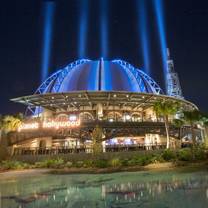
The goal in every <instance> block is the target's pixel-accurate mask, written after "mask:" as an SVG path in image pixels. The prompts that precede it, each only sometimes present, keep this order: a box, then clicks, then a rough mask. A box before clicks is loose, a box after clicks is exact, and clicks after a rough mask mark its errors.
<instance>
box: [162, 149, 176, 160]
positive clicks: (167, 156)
mask: <svg viewBox="0 0 208 208" xmlns="http://www.w3.org/2000/svg"><path fill="white" fill-rule="evenodd" d="M162 158H163V159H164V160H165V161H171V160H174V159H176V153H175V152H174V151H172V150H169V149H166V150H164V152H163V153H162Z"/></svg>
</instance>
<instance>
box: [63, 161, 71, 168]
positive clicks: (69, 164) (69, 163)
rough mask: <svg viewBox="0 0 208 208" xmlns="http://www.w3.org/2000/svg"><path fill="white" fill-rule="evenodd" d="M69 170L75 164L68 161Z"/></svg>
mask: <svg viewBox="0 0 208 208" xmlns="http://www.w3.org/2000/svg"><path fill="white" fill-rule="evenodd" d="M65 166H66V167H67V168H71V167H72V166H73V163H72V162H70V161H68V162H67V163H66V165H65Z"/></svg>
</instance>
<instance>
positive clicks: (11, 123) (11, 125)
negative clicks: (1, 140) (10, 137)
mask: <svg viewBox="0 0 208 208" xmlns="http://www.w3.org/2000/svg"><path fill="white" fill-rule="evenodd" d="M21 123H22V122H21V118H20V117H19V116H18V117H17V116H11V115H7V116H5V117H4V118H3V125H2V129H3V131H4V132H5V133H6V134H7V133H9V132H11V131H16V130H17V129H18V127H19V126H20V125H21Z"/></svg>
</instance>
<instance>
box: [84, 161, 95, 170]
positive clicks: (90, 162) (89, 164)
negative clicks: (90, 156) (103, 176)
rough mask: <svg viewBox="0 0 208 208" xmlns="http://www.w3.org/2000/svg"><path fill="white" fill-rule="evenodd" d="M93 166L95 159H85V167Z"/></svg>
mask: <svg viewBox="0 0 208 208" xmlns="http://www.w3.org/2000/svg"><path fill="white" fill-rule="evenodd" d="M93 166H94V164H93V160H85V161H84V167H85V168H91V167H93Z"/></svg>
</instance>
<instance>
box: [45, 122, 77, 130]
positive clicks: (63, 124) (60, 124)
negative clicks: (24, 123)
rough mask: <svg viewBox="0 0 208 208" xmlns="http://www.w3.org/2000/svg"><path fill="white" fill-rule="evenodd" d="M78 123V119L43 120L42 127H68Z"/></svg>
mask: <svg viewBox="0 0 208 208" xmlns="http://www.w3.org/2000/svg"><path fill="white" fill-rule="evenodd" d="M79 125H80V121H79V120H78V121H44V122H43V124H42V127H43V128H56V129H59V128H69V127H76V126H79Z"/></svg>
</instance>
